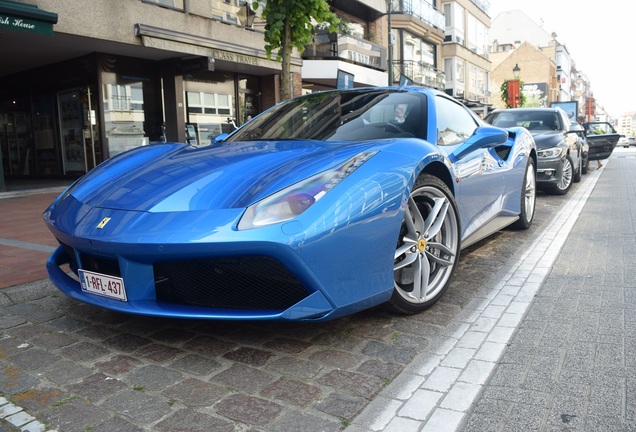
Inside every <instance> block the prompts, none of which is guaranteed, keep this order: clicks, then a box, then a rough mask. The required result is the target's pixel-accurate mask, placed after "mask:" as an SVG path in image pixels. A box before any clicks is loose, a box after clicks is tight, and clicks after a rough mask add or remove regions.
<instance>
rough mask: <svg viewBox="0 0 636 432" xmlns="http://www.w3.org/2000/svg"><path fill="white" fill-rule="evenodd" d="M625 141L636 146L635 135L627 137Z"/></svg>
mask: <svg viewBox="0 0 636 432" xmlns="http://www.w3.org/2000/svg"><path fill="white" fill-rule="evenodd" d="M627 142H628V143H629V145H630V146H636V137H628V138H627Z"/></svg>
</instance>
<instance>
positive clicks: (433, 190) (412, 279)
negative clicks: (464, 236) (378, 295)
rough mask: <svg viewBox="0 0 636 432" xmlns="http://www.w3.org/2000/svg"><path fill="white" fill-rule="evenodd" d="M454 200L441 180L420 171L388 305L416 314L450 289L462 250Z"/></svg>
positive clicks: (398, 249)
mask: <svg viewBox="0 0 636 432" xmlns="http://www.w3.org/2000/svg"><path fill="white" fill-rule="evenodd" d="M460 233H461V231H460V221H459V213H458V210H457V204H456V203H455V198H454V197H453V194H452V193H451V191H450V189H449V188H448V186H446V184H445V183H444V182H443V181H441V180H440V179H439V178H437V177H435V176H432V175H429V174H423V175H421V176H420V177H419V178H418V179H417V181H416V182H415V185H414V186H413V191H412V192H411V194H410V197H409V200H408V204H407V208H406V211H405V212H404V221H403V222H402V226H401V228H400V233H399V236H398V241H397V247H396V251H395V255H394V261H393V268H394V270H393V279H394V282H393V286H394V290H393V295H392V297H391V299H390V300H389V301H388V303H387V304H386V306H387V307H388V309H390V310H392V311H394V312H398V313H402V314H415V313H419V312H421V311H423V310H425V309H427V308H429V307H430V306H432V305H433V304H434V303H435V302H437V300H439V298H440V297H441V296H442V295H443V294H444V292H445V291H446V290H447V289H448V286H449V284H450V281H451V277H452V275H453V273H454V272H455V268H456V267H457V262H458V261H459V253H460V243H461V238H460Z"/></svg>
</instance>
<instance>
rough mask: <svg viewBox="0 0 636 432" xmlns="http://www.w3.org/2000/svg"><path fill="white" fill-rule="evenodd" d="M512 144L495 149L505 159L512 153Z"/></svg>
mask: <svg viewBox="0 0 636 432" xmlns="http://www.w3.org/2000/svg"><path fill="white" fill-rule="evenodd" d="M510 150H511V148H510V146H499V147H496V148H495V151H496V152H497V155H499V157H500V158H501V159H503V160H506V159H508V156H509V155H510Z"/></svg>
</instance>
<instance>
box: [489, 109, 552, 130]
mask: <svg viewBox="0 0 636 432" xmlns="http://www.w3.org/2000/svg"><path fill="white" fill-rule="evenodd" d="M487 121H488V123H490V124H491V125H493V126H497V127H500V128H510V127H515V126H521V127H524V128H526V129H528V130H529V131H554V130H559V120H558V116H557V113H555V112H551V111H517V110H510V111H502V112H499V113H493V114H491V116H489V118H488V119H487Z"/></svg>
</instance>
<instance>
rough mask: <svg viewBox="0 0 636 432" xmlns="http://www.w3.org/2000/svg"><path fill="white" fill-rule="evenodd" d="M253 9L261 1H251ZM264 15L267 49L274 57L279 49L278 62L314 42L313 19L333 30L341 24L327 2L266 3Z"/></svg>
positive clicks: (291, 0) (284, 0) (276, 0)
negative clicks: (274, 53)
mask: <svg viewBox="0 0 636 432" xmlns="http://www.w3.org/2000/svg"><path fill="white" fill-rule="evenodd" d="M252 6H253V8H254V9H256V8H258V7H259V2H252ZM262 16H263V19H264V20H265V42H266V45H265V50H266V52H267V56H268V58H271V55H272V52H273V51H274V50H276V49H278V53H277V55H276V60H277V61H282V60H283V56H284V55H286V54H285V53H286V52H289V53H290V54H291V48H292V47H295V48H297V49H299V50H301V51H302V50H304V49H305V45H307V44H308V43H310V42H311V38H312V33H313V23H312V18H313V20H315V21H316V22H318V23H325V24H327V25H328V27H329V30H330V31H336V30H337V24H338V21H339V19H338V17H337V16H336V15H335V14H334V13H332V12H331V11H330V10H329V4H328V3H327V2H326V1H325V0H267V2H265V7H264V8H263V11H262ZM285 32H289V34H285ZM286 40H289V41H290V43H291V46H290V47H286V46H285V41H286ZM287 48H289V50H288V51H287Z"/></svg>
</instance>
